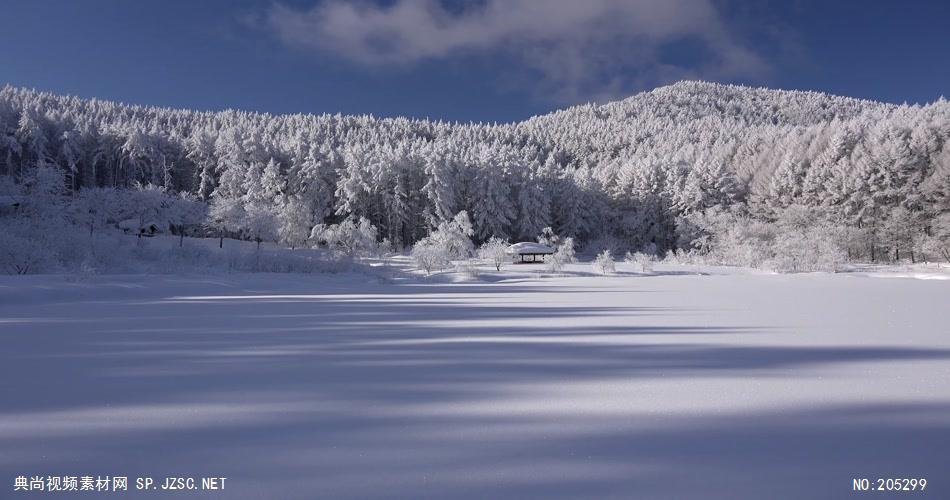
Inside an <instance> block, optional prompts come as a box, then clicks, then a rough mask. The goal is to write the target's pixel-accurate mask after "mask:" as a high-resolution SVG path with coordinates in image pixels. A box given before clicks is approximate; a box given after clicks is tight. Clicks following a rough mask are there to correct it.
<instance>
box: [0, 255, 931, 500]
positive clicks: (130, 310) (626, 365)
mask: <svg viewBox="0 0 950 500" xmlns="http://www.w3.org/2000/svg"><path fill="white" fill-rule="evenodd" d="M626 266H627V265H626V264H620V265H619V266H618V270H619V271H620V272H621V273H622V274H620V275H617V276H608V277H595V276H590V275H589V273H590V267H589V266H588V265H575V266H573V267H571V268H569V269H568V270H567V274H566V275H565V276H563V277H543V278H541V279H538V278H536V277H534V275H533V273H532V271H531V269H529V267H526V266H515V267H513V268H512V270H511V271H505V273H506V274H504V275H501V276H490V277H488V278H490V280H491V281H493V282H473V283H468V284H443V283H439V282H438V281H437V280H432V281H431V282H430V281H426V280H421V281H412V280H409V281H399V282H397V284H389V285H387V284H381V283H378V282H376V281H374V280H372V279H371V278H369V277H367V276H365V275H348V274H338V275H317V276H301V275H268V274H255V275H242V274H232V275H222V276H203V277H188V276H179V277H176V276H134V277H121V276H114V277H90V278H88V279H86V280H83V281H69V282H64V281H63V278H60V277H55V276H44V277H20V278H13V277H3V278H0V340H2V342H3V345H4V348H3V349H2V351H0V358H2V359H0V380H2V383H0V401H3V402H4V403H3V405H2V406H0V469H2V470H3V471H4V475H5V477H8V478H12V477H13V476H14V475H19V474H25V475H31V474H60V475H83V474H93V475H95V474H113V475H128V476H153V477H156V478H160V477H164V476H168V475H185V476H199V475H216V476H226V477H228V478H229V479H228V480H227V481H228V482H227V486H226V487H227V491H226V493H227V495H226V497H227V498H300V499H309V498H315V497H332V498H420V497H432V498H499V497H504V498H526V497H544V498H722V499H735V498H780V499H781V498H818V499H822V498H829V499H831V498H843V497H847V496H849V495H850V494H851V480H852V478H853V477H869V478H875V477H926V478H927V479H928V481H929V485H928V490H929V491H928V494H927V495H926V498H942V497H944V496H946V494H947V492H948V491H950V483H948V481H947V478H946V470H947V466H948V464H950V462H948V459H947V456H946V453H945V450H946V449H947V448H948V447H950V419H948V415H950V385H948V384H947V380H948V378H950V336H948V335H947V334H948V329H947V326H946V318H945V310H946V304H947V303H948V299H950V282H948V281H945V280H919V279H907V278H895V279H875V278H873V277H871V275H870V274H869V273H862V272H858V273H853V274H843V275H828V274H799V275H769V274H764V273H758V272H744V273H737V272H730V271H729V270H723V269H719V270H712V269H709V270H707V269H701V268H672V267H663V266H659V267H658V275H655V276H635V275H633V273H631V272H630V270H629V269H627V268H626ZM698 272H702V273H705V274H707V275H705V276H698V275H696V274H695V273H698ZM585 274H586V275H585ZM52 290H55V291H56V292H55V294H54V293H52V292H51V291H52ZM17 297H21V298H26V299H28V300H16V298H17ZM200 497H202V495H200V494H196V495H189V498H200ZM208 497H209V498H210V497H212V495H210V494H209V495H208ZM213 497H214V498H224V497H223V496H221V495H220V494H217V496H213Z"/></svg>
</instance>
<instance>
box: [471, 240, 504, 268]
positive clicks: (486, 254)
mask: <svg viewBox="0 0 950 500" xmlns="http://www.w3.org/2000/svg"><path fill="white" fill-rule="evenodd" d="M478 258H479V259H482V260H485V261H488V262H489V263H491V265H493V266H495V270H496V271H501V267H502V266H503V265H505V264H507V263H508V261H509V259H510V258H511V256H510V255H508V240H502V239H499V238H495V237H494V236H492V237H491V238H489V240H488V241H486V242H485V243H483V244H482V246H480V247H478Z"/></svg>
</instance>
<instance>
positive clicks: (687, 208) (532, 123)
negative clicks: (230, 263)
mask: <svg viewBox="0 0 950 500" xmlns="http://www.w3.org/2000/svg"><path fill="white" fill-rule="evenodd" d="M948 138H950V103H947V102H946V101H945V100H940V101H938V102H936V103H933V104H930V105H927V106H907V105H903V106H896V105H889V104H881V103H876V102H870V101H862V100H856V99H850V98H843V97H835V96H830V95H825V94H819V93H814V92H792V91H775V90H767V89H754V88H746V87H739V86H725V85H718V84H710V83H702V82H681V83H677V84H675V85H671V86H668V87H662V88H658V89H656V90H654V91H652V92H646V93H642V94H639V95H636V96H634V97H631V98H628V99H625V100H622V101H617V102H612V103H608V104H605V105H586V106H579V107H574V108H569V109H566V110H563V111H559V112H555V113H551V114H549V115H544V116H538V117H534V118H532V119H529V120H526V121H524V122H521V123H513V124H502V125H498V124H458V123H445V122H434V121H426V120H410V119H403V118H396V119H378V118H374V117H372V116H341V115H319V116H314V115H286V116H273V115H268V114H258V113H247V112H240V111H224V112H216V113H208V112H194V111H184V110H174V109H165V108H153V107H142V106H129V105H123V104H117V103H112V102H106V101H100V100H94V99H93V100H84V99H78V98H75V97H64V96H57V95H52V94H48V93H40V92H35V91H31V90H24V89H17V88H13V87H9V86H8V87H4V88H3V89H2V90H0V196H6V198H5V199H7V200H12V199H20V200H24V204H25V205H29V204H30V202H31V201H32V203H33V204H34V205H37V204H46V203H47V202H48V200H50V199H55V200H57V203H61V206H63V207H66V206H67V205H70V200H75V199H77V198H79V197H80V196H81V195H82V193H83V192H84V191H86V192H87V193H95V196H92V195H87V196H86V197H87V198H90V197H91V200H87V203H91V204H93V205H94V204H95V203H96V200H100V201H101V202H102V203H103V204H105V203H106V202H107V199H108V198H110V197H113V196H115V191H113V188H119V189H125V188H128V189H130V190H136V191H138V192H142V191H147V190H151V191H161V192H164V193H166V194H173V193H180V192H186V193H189V194H190V195H191V196H192V197H193V198H194V200H193V201H197V202H206V203H207V204H209V206H210V207H211V210H210V214H211V215H210V217H209V220H208V222H209V224H210V225H212V226H214V227H216V228H218V230H220V231H227V232H228V233H229V234H232V235H240V236H243V237H245V238H248V239H252V238H256V237H263V238H264V239H275V240H279V241H281V242H283V243H285V244H287V245H294V246H299V245H303V244H306V242H307V240H308V238H309V236H310V234H311V228H312V227H313V226H314V225H316V224H321V223H326V224H332V223H337V222H340V221H343V220H345V219H347V218H354V219H358V218H360V217H363V218H366V219H368V221H369V222H370V223H372V225H374V226H375V227H376V228H377V229H378V235H379V238H380V239H383V238H386V239H387V240H388V242H389V243H390V244H391V245H392V246H393V247H394V248H396V249H400V248H405V247H407V246H409V245H411V244H412V243H414V242H416V241H418V240H420V239H421V238H423V237H425V236H426V235H427V234H428V233H429V232H430V231H431V229H432V228H434V227H436V226H438V224H439V223H441V222H445V221H449V220H451V219H452V217H453V216H454V215H455V214H457V213H458V212H460V211H462V210H465V211H467V212H468V214H469V215H470V216H471V218H472V223H473V226H474V231H475V237H476V239H477V240H480V241H484V240H487V239H488V238H489V237H492V236H497V237H500V238H508V239H510V240H512V241H514V240H533V239H535V237H536V236H537V235H538V234H539V233H540V232H541V230H542V229H543V228H545V227H548V226H550V227H552V228H553V229H554V232H555V233H557V234H560V235H562V236H573V237H574V238H575V239H576V240H577V241H579V242H580V243H581V244H583V245H587V246H588V247H590V248H591V249H598V248H612V249H615V250H617V251H626V250H630V251H647V252H651V253H653V252H657V253H665V252H667V251H670V250H676V249H683V250H694V251H696V252H699V253H705V254H717V255H719V257H720V260H723V261H726V262H730V263H740V264H748V265H756V264H757V263H758V261H759V260H762V259H769V258H772V257H774V256H775V253H776V252H777V251H778V250H776V249H780V248H781V247H782V245H791V246H790V248H791V247H793V246H794V245H797V244H800V243H801V242H800V241H799V242H798V243H796V242H795V238H798V239H799V240H803V241H807V240H811V239H814V238H816V237H817V238H823V239H827V240H829V241H832V242H833V243H834V248H835V249H836V250H835V251H836V252H841V253H846V254H847V257H849V258H851V259H867V260H878V259H883V258H886V259H900V258H905V257H906V256H910V258H914V256H919V255H921V254H927V255H929V256H934V257H938V258H939V257H940V256H941V253H943V252H945V251H946V248H947V247H946V245H947V241H950V223H948V217H950V215H948V214H950V144H948ZM60 186H61V187H60ZM92 188H106V189H96V190H92ZM50 196H52V197H53V198H50ZM186 198H188V196H186ZM132 205H136V204H135V203H133V204H132ZM137 205H138V208H139V209H142V207H145V206H146V205H147V204H137ZM124 210H125V211H126V212H129V211H131V212H133V213H132V215H133V216H138V217H139V218H141V219H143V220H144V219H150V218H154V217H157V216H158V215H154V214H135V213H134V212H135V210H136V207H135V206H133V207H131V208H129V207H126V208H125V209H124ZM62 211H63V214H64V216H65V217H67V218H68V217H69V216H70V215H69V214H70V213H71V214H73V215H74V214H75V212H76V211H75V210H72V211H70V210H69V209H67V208H63V209H62ZM21 212H23V213H26V212H28V211H23V210H21ZM39 212H40V210H37V207H35V206H34V212H33V213H34V214H35V213H39ZM82 212H83V214H85V215H84V216H85V217H87V218H88V213H89V210H85V211H82ZM4 213H7V215H8V217H7V219H10V218H11V217H10V216H9V211H6V212H4ZM129 215H130V214H129V213H125V214H112V213H109V214H105V215H102V214H100V216H101V217H104V218H105V220H103V221H102V224H101V225H102V226H109V224H111V223H113V222H115V221H118V220H120V219H122V218H123V217H127V216H129ZM20 216H21V218H22V216H23V214H22V213H21V214H20ZM73 222H79V221H78V220H74V221H73ZM179 222H182V221H179ZM191 222H195V221H191ZM173 223H174V222H173ZM5 224H8V225H10V224H13V225H15V224H14V223H13V222H10V221H9V220H8V221H7V222H5ZM10 227H13V226H12V225H11V226H10ZM261 228H272V229H274V230H273V231H270V232H268V234H266V235H264V234H263V233H262V232H261ZM816 228H820V229H821V231H823V232H821V233H814V231H816ZM11 231H12V232H16V231H18V230H17V229H15V228H14V229H11ZM20 231H21V232H22V231H26V229H22V228H21V229H20ZM789 238H792V240H793V241H791V242H789ZM763 242H764V243H763ZM763 244H764V245H766V246H767V248H764V247H761V245H763ZM757 252H763V254H762V255H760V256H757ZM737 256H742V257H737ZM792 267H795V266H792ZM799 267H801V266H799ZM806 267H807V266H806Z"/></svg>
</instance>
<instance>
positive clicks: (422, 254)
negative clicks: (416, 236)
mask: <svg viewBox="0 0 950 500" xmlns="http://www.w3.org/2000/svg"><path fill="white" fill-rule="evenodd" d="M409 256H410V257H412V261H413V262H415V264H416V266H417V267H418V268H419V269H422V270H423V271H425V272H426V274H427V275H428V274H432V271H438V270H442V269H445V268H446V267H448V266H449V264H451V263H452V259H451V258H450V256H449V254H448V252H447V251H446V248H445V246H444V245H442V244H441V242H438V241H434V240H432V239H431V238H428V237H427V238H423V239H421V240H419V241H417V242H416V244H415V245H413V246H412V251H411V252H410V254H409Z"/></svg>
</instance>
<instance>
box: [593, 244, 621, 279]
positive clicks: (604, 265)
mask: <svg viewBox="0 0 950 500" xmlns="http://www.w3.org/2000/svg"><path fill="white" fill-rule="evenodd" d="M594 271H596V272H598V273H600V274H603V275H605V276H606V275H608V274H613V273H614V272H616V271H617V268H616V265H615V264H614V258H613V256H612V255H610V250H604V251H603V252H600V253H599V254H598V255H597V258H596V259H594Z"/></svg>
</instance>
